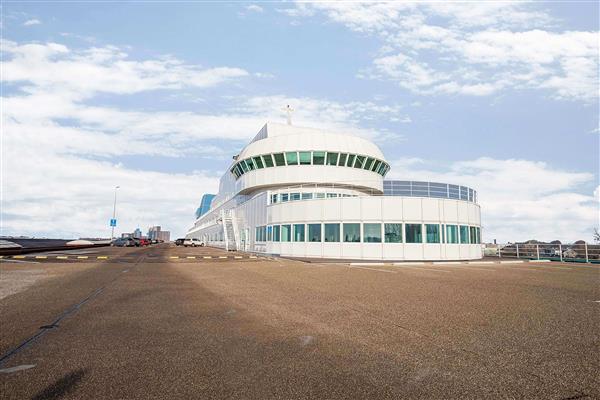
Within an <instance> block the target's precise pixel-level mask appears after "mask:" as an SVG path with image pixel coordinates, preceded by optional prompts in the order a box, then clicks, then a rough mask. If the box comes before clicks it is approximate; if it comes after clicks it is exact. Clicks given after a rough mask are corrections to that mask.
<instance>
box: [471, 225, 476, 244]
mask: <svg viewBox="0 0 600 400" xmlns="http://www.w3.org/2000/svg"><path fill="white" fill-rule="evenodd" d="M469 231H470V232H469V233H470V234H471V235H470V236H471V241H470V243H471V244H477V230H476V229H475V227H474V226H470V227H469Z"/></svg>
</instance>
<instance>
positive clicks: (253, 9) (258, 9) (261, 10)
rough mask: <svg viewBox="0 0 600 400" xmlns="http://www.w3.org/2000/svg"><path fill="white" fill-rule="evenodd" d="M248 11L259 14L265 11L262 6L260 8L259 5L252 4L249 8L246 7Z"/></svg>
mask: <svg viewBox="0 0 600 400" xmlns="http://www.w3.org/2000/svg"><path fill="white" fill-rule="evenodd" d="M246 10H248V11H252V12H257V13H261V12H264V11H265V10H264V9H263V8H262V7H261V6H259V5H257V4H250V5H249V6H248V7H246Z"/></svg>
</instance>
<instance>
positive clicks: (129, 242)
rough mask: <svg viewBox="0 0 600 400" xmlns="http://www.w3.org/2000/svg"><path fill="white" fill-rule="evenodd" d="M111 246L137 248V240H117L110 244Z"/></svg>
mask: <svg viewBox="0 0 600 400" xmlns="http://www.w3.org/2000/svg"><path fill="white" fill-rule="evenodd" d="M110 245H111V246H114V247H135V246H136V244H135V240H133V239H132V238H119V239H116V240H113V242H112V243H111V244H110Z"/></svg>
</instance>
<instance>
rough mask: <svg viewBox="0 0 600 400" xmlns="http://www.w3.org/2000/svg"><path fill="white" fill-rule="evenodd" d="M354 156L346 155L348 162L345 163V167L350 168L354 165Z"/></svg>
mask: <svg viewBox="0 0 600 400" xmlns="http://www.w3.org/2000/svg"><path fill="white" fill-rule="evenodd" d="M355 158H356V156H355V155H354V154H348V162H347V163H346V167H351V166H352V165H353V164H354V159H355Z"/></svg>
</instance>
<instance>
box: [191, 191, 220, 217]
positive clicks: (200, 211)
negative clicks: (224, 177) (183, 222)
mask: <svg viewBox="0 0 600 400" xmlns="http://www.w3.org/2000/svg"><path fill="white" fill-rule="evenodd" d="M215 196H216V195H214V194H205V195H204V196H202V200H200V207H198V208H197V209H196V218H200V217H201V216H202V215H204V214H206V213H207V212H208V210H210V205H211V203H212V201H213V199H214V198H215Z"/></svg>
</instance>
